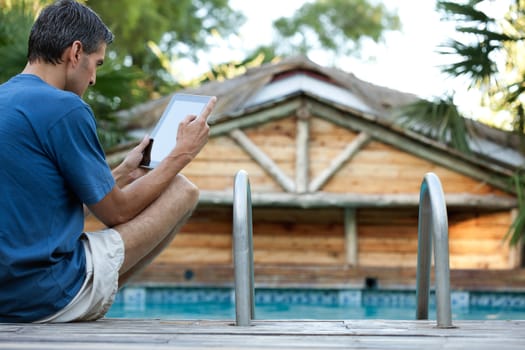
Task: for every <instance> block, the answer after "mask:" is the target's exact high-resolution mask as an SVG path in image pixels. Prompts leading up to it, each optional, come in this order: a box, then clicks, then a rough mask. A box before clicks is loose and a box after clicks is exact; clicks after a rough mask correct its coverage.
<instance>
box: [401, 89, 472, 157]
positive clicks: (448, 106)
mask: <svg viewBox="0 0 525 350" xmlns="http://www.w3.org/2000/svg"><path fill="white" fill-rule="evenodd" d="M394 118H395V121H396V123H398V124H400V125H403V126H404V127H406V128H410V129H412V130H415V131H417V132H419V133H422V134H426V135H427V136H429V137H431V138H433V139H435V140H438V141H440V142H442V143H445V144H449V145H450V146H451V147H453V148H455V149H457V150H459V151H461V152H463V153H466V154H471V153H472V151H471V150H470V147H469V142H468V140H469V133H468V130H467V127H466V124H465V118H463V116H462V115H461V113H460V112H459V111H458V109H457V107H456V105H455V104H454V102H453V100H452V97H451V96H447V97H443V98H436V99H435V100H434V101H427V100H418V101H417V102H414V103H412V104H410V105H407V106H404V107H402V108H400V109H398V110H397V111H396V112H395V114H394Z"/></svg>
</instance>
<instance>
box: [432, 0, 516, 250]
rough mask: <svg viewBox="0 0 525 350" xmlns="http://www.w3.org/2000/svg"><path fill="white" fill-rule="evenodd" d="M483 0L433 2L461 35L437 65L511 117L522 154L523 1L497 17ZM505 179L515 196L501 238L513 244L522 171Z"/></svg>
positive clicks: (447, 47)
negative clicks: (451, 57)
mask: <svg viewBox="0 0 525 350" xmlns="http://www.w3.org/2000/svg"><path fill="white" fill-rule="evenodd" d="M488 2H489V1H488V0H470V1H466V2H463V3H458V2H451V1H443V0H440V1H438V3H437V8H438V9H439V10H441V11H443V13H444V14H445V16H446V18H448V19H451V20H454V21H457V23H458V24H457V28H456V29H457V31H458V33H461V34H462V35H463V37H462V40H461V41H460V40H451V41H449V42H448V43H446V44H445V45H444V46H443V48H442V49H443V50H442V53H444V54H450V55H454V56H457V57H458V60H457V61H456V62H454V63H452V64H450V65H448V66H445V67H443V72H445V73H447V74H449V75H451V76H453V77H461V76H464V77H466V78H468V79H470V81H471V85H470V87H471V88H474V87H475V88H478V89H480V90H481V91H482V92H483V93H484V97H483V100H482V102H483V103H487V104H488V105H489V106H491V107H492V108H493V110H496V111H498V110H500V111H501V110H505V111H508V112H510V113H511V114H512V115H513V116H514V123H513V126H514V131H515V132H516V133H517V134H518V135H520V136H521V152H522V153H524V154H525V112H524V110H525V106H524V104H525V98H524V95H523V93H524V92H525V64H524V63H523V55H524V54H525V46H524V42H525V6H524V5H525V1H524V0H515V1H514V2H511V6H510V8H509V9H508V11H507V13H506V15H505V17H504V18H501V19H496V18H492V17H490V16H489V15H487V14H486V13H485V12H483V11H482V10H480V9H479V6H478V5H480V4H481V3H485V4H487V3H488ZM501 61H503V63H504V64H503V65H502V64H501ZM502 68H503V69H502ZM458 132H460V131H459V130H458ZM524 166H525V165H524ZM511 180H512V182H513V184H514V187H515V192H516V194H517V196H518V215H517V217H516V218H515V220H514V222H513V224H512V225H511V227H510V230H509V232H508V234H507V238H508V239H509V242H510V244H511V245H515V244H517V243H518V242H520V241H521V239H522V238H523V237H524V235H525V196H524V192H525V176H524V175H523V171H522V170H517V171H516V173H515V175H514V176H513V177H512V179H511Z"/></svg>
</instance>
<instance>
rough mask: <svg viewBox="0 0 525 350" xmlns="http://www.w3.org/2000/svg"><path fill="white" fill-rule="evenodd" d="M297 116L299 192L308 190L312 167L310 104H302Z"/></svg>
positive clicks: (297, 188)
mask: <svg viewBox="0 0 525 350" xmlns="http://www.w3.org/2000/svg"><path fill="white" fill-rule="evenodd" d="M297 118H298V119H297V138H296V147H297V148H296V162H295V185H296V192H297V193H305V192H306V191H307V190H308V171H309V169H310V160H309V156H308V149H309V148H308V143H309V139H310V111H309V110H308V106H302V107H301V108H299V109H298V110H297Z"/></svg>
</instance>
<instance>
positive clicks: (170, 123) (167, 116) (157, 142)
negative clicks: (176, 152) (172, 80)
mask: <svg viewBox="0 0 525 350" xmlns="http://www.w3.org/2000/svg"><path fill="white" fill-rule="evenodd" d="M210 98H211V97H210V96H197V95H185V94H175V95H174V96H173V97H172V99H171V101H170V103H169V105H168V107H167V108H166V110H165V111H164V114H163V115H162V117H161V119H160V120H159V122H158V124H157V125H156V126H155V129H154V130H153V132H152V133H151V138H152V139H153V145H152V149H151V163H150V167H155V166H157V165H158V163H159V162H160V161H162V160H163V159H164V158H165V157H166V156H167V155H168V154H169V153H170V152H171V150H172V149H173V148H174V147H175V145H176V143H177V131H178V129H179V124H180V122H181V121H182V120H184V119H185V118H186V117H187V116H188V115H190V114H194V115H197V116H199V115H200V114H201V112H202V111H203V109H204V107H206V105H207V104H208V102H209V101H210Z"/></svg>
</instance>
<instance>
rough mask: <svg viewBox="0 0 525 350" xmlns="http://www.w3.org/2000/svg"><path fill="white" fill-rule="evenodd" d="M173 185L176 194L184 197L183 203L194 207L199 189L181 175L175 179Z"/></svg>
mask: <svg viewBox="0 0 525 350" xmlns="http://www.w3.org/2000/svg"><path fill="white" fill-rule="evenodd" d="M173 185H174V186H175V188H176V190H177V192H179V193H182V194H183V195H184V199H185V201H186V202H187V203H188V204H189V205H190V206H192V207H194V206H196V205H197V203H198V201H199V193H200V192H199V188H198V187H197V186H196V185H195V184H194V183H193V182H191V181H190V180H188V178H186V177H185V176H184V175H182V174H178V175H177V176H176V177H175V180H174V183H173Z"/></svg>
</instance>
